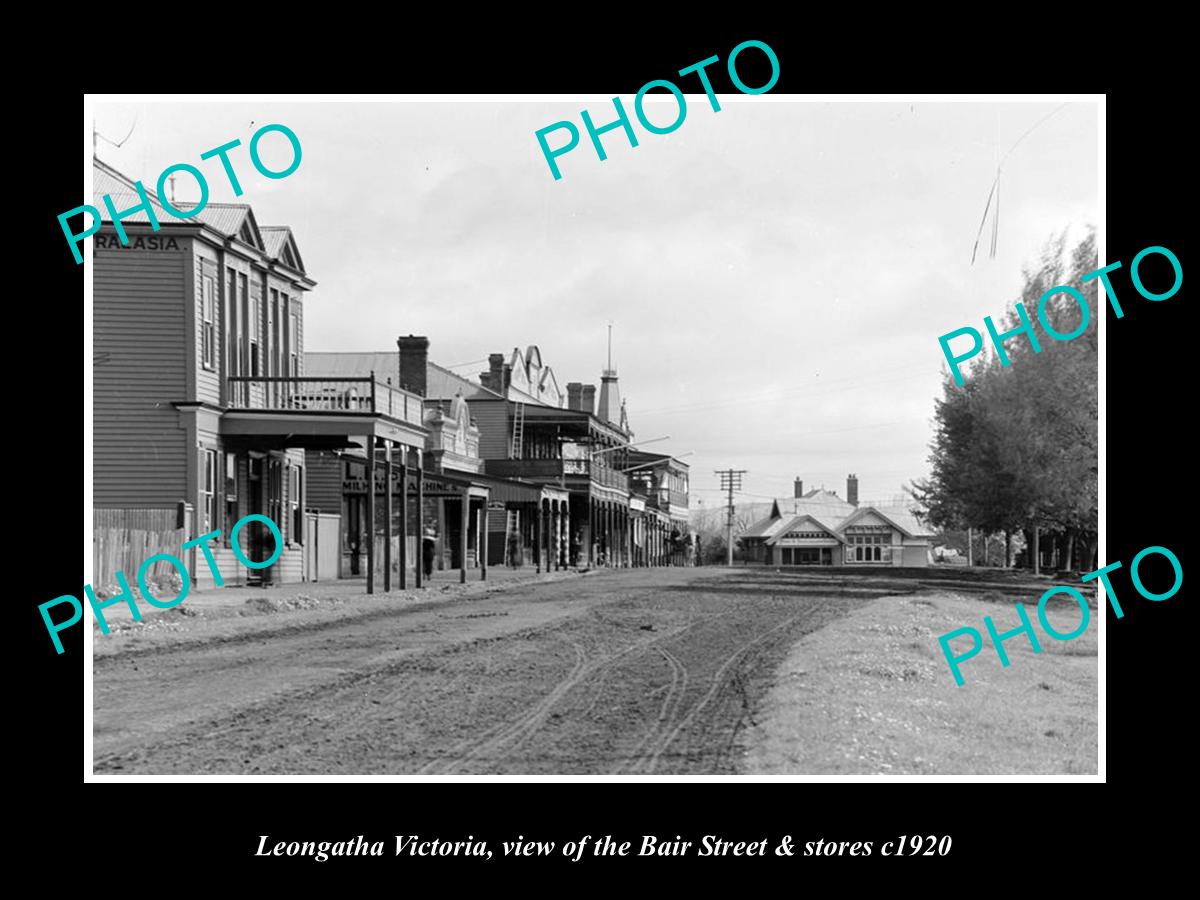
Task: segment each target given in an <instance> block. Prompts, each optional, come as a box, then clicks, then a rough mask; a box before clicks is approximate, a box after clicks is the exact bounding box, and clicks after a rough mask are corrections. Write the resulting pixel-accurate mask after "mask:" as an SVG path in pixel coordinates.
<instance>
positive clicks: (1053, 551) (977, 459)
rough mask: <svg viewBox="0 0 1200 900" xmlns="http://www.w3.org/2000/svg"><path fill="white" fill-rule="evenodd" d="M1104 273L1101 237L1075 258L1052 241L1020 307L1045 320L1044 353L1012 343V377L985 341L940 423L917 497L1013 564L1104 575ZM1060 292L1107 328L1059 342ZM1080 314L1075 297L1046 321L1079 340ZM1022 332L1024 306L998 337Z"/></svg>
mask: <svg viewBox="0 0 1200 900" xmlns="http://www.w3.org/2000/svg"><path fill="white" fill-rule="evenodd" d="M1098 267H1099V263H1098V260H1097V254H1096V233H1095V230H1094V229H1091V230H1089V232H1088V234H1087V236H1086V237H1085V238H1084V239H1083V240H1082V241H1080V242H1079V244H1077V245H1076V246H1075V247H1074V248H1072V249H1070V251H1068V249H1067V233H1066V231H1065V230H1064V231H1063V232H1062V233H1061V234H1059V235H1057V236H1055V237H1053V238H1052V239H1051V240H1050V241H1049V242H1048V243H1047V245H1046V247H1045V249H1044V250H1043V252H1042V255H1041V258H1040V260H1039V261H1038V264H1037V266H1036V268H1033V269H1030V268H1029V267H1026V268H1025V270H1024V272H1023V276H1024V278H1023V280H1024V285H1023V287H1022V290H1021V296H1020V298H1019V299H1020V300H1021V301H1022V303H1023V304H1024V306H1025V309H1026V311H1027V312H1028V315H1029V317H1030V319H1031V320H1033V321H1034V322H1035V325H1034V327H1035V329H1037V336H1038V342H1039V344H1040V345H1041V352H1040V353H1035V352H1034V351H1033V347H1032V345H1031V344H1030V341H1029V339H1028V337H1027V336H1026V335H1024V334H1022V335H1019V336H1016V337H1014V338H1011V339H1009V340H1008V341H1006V342H1005V345H1004V346H1005V350H1006V351H1007V353H1008V356H1009V359H1010V361H1011V364H1010V365H1009V366H1007V367H1005V366H1002V365H1001V364H1000V358H999V356H998V355H997V353H996V351H995V349H994V348H993V347H991V346H990V342H988V341H987V340H986V338H985V349H984V352H983V353H982V354H980V356H978V357H976V359H975V361H974V363H973V365H971V367H970V368H969V370H968V371H966V372H965V373H964V378H965V383H964V384H963V386H962V387H958V386H957V385H956V384H955V382H954V379H953V377H952V376H951V374H950V373H949V372H947V373H946V378H945V382H944V384H943V389H942V397H941V399H939V400H938V401H937V406H936V413H935V423H934V424H935V429H936V431H935V435H934V439H933V443H932V444H931V451H932V452H931V454H930V457H929V459H930V463H931V464H932V475H931V476H930V477H929V478H928V479H919V480H917V481H916V482H914V483H913V484H912V485H910V486H909V487H908V491H909V493H910V494H911V495H912V496H913V498H914V499H915V500H916V501H917V503H918V504H919V507H920V508H919V509H918V510H917V512H918V513H919V514H920V515H922V516H923V517H924V518H925V519H926V521H928V522H929V523H930V524H931V525H933V526H935V527H938V528H942V529H945V530H961V529H972V530H973V531H975V532H977V533H978V532H982V534H983V535H984V536H985V538H984V539H985V540H986V536H987V535H1003V537H1004V548H1005V549H1004V551H1003V553H1002V554H999V555H998V557H997V559H996V562H1003V564H1004V565H1005V566H1008V565H1012V564H1014V563H1015V564H1023V565H1027V566H1029V567H1031V568H1033V569H1034V570H1035V571H1038V570H1040V569H1041V568H1043V567H1049V568H1056V569H1070V570H1079V569H1093V568H1095V567H1096V565H1097V562H1096V552H1097V538H1098V523H1097V508H1096V507H1097V499H1098V483H1097V479H1098V472H1099V465H1098V437H1097V402H1098V394H1097V391H1098V374H1099V357H1098V346H1099V343H1098V327H1099V326H1098V319H1099V317H1100V316H1101V315H1103V313H1104V310H1103V309H1101V308H1100V307H1099V305H1098V304H1097V296H1098V294H1097V283H1098V281H1097V280H1093V281H1090V282H1087V283H1084V282H1083V281H1082V276H1083V275H1085V274H1088V273H1090V272H1093V271H1095V270H1096V269H1097V268H1098ZM1057 285H1070V286H1072V287H1074V288H1076V289H1078V290H1079V291H1081V293H1082V294H1083V295H1084V297H1086V298H1087V302H1088V306H1089V308H1090V310H1091V312H1092V316H1093V319H1094V320H1097V321H1093V323H1092V324H1090V325H1089V326H1088V328H1087V330H1086V331H1085V332H1084V333H1083V334H1082V335H1080V336H1079V337H1077V338H1075V339H1074V340H1069V341H1056V340H1053V339H1052V338H1051V337H1050V336H1049V335H1047V334H1046V333H1045V332H1044V331H1042V330H1041V329H1040V328H1039V327H1038V326H1037V324H1036V321H1037V319H1036V315H1037V308H1038V301H1039V300H1040V299H1041V297H1042V295H1043V294H1044V293H1045V292H1046V291H1048V290H1050V289H1051V288H1053V287H1055V286H1057ZM1079 315H1080V311H1079V307H1078V304H1077V303H1076V302H1075V301H1074V300H1073V299H1071V297H1070V296H1069V295H1064V294H1058V295H1056V296H1055V297H1054V298H1053V299H1052V300H1050V301H1049V302H1048V303H1047V307H1046V318H1047V320H1048V321H1049V323H1050V325H1051V326H1052V327H1053V328H1054V330H1055V331H1057V332H1059V333H1069V332H1071V331H1072V330H1074V329H1075V328H1076V327H1077V326H1078V324H1079ZM1020 325H1021V321H1020V319H1019V318H1018V317H1017V313H1016V309H1015V307H1014V308H1013V309H1011V310H1010V311H1009V312H1008V315H1007V317H1006V319H1005V322H1004V325H1003V327H1002V328H999V329H998V330H1000V331H1010V330H1012V329H1014V328H1017V327H1019V326H1020ZM1014 536H1023V537H1024V541H1023V543H1024V546H1025V548H1026V550H1025V552H1023V553H1022V554H1021V556H1020V557H1019V558H1017V559H1014V557H1013V544H1014V540H1013V538H1014ZM976 537H978V534H976ZM1018 543H1021V542H1020V541H1018ZM999 556H1002V557H1003V559H1002V560H1001V559H1000V558H999Z"/></svg>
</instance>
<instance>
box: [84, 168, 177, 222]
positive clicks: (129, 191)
mask: <svg viewBox="0 0 1200 900" xmlns="http://www.w3.org/2000/svg"><path fill="white" fill-rule="evenodd" d="M142 187H143V188H145V191H146V196H147V197H148V198H149V200H150V208H151V209H153V210H154V214H155V215H156V216H157V217H158V221H159V223H160V224H161V223H163V222H177V221H179V220H178V219H176V218H175V217H174V216H173V215H171V214H170V213H169V212H167V211H166V210H165V209H164V208H163V205H162V204H161V203H160V202H159V200H158V195H157V194H155V193H154V190H153V189H152V188H150V187H147V186H146V184H145V182H143V183H142ZM105 194H108V195H110V197H111V199H112V204H113V208H114V209H116V211H117V212H121V211H122V210H126V209H131V208H132V207H134V206H137V205H138V204H140V203H141V202H142V198H141V197H139V196H138V192H137V189H136V188H135V187H134V186H133V181H132V180H131V179H129V178H126V177H125V176H124V175H122V174H121V173H120V172H118V171H117V170H116V169H114V168H112V167H111V166H110V165H108V164H107V163H105V162H103V161H102V160H100V159H99V158H98V157H92V195H93V196H92V204H93V205H94V206H95V207H96V209H98V210H100V211H101V212H102V213H103V214H104V215H105V216H106V217H107V215H108V208H107V207H106V206H105V205H104V195H105ZM127 222H143V223H146V224H149V223H150V217H149V216H148V215H147V214H146V212H145V210H141V209H139V210H138V211H137V212H135V213H131V214H130V215H128V216H122V218H121V224H125V223H127Z"/></svg>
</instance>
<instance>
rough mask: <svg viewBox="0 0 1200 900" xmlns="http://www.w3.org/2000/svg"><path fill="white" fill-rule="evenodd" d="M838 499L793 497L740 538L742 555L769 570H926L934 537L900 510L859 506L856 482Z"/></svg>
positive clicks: (798, 491) (799, 492) (800, 488)
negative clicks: (871, 567)
mask: <svg viewBox="0 0 1200 900" xmlns="http://www.w3.org/2000/svg"><path fill="white" fill-rule="evenodd" d="M846 496H847V497H848V498H849V499H847V500H843V499H841V498H840V497H838V495H837V494H836V493H833V492H832V491H826V490H822V489H817V490H812V491H809V492H808V493H804V484H803V482H802V481H800V480H799V479H796V484H795V490H794V493H793V496H791V497H782V498H780V499H778V500H776V501H775V502H774V503H773V504H772V506H771V512H770V514H769V515H767V516H766V517H765V518H763V519H760V520H759V521H758V522H755V523H754V524H753V525H751V526H750V528H748V529H747V530H746V531H745V532H744V533H743V534H741V535H739V537H738V540H739V541H741V544H742V547H743V548H745V552H746V556H747V558H748V559H750V560H751V561H753V562H759V563H764V564H766V565H774V566H927V565H929V563H930V541H931V540H932V538H933V536H934V535H933V532H932V531H931V530H930V529H928V528H927V527H925V526H923V525H921V524H920V522H918V521H917V519H916V517H915V516H914V515H913V514H912V513H910V512H909V511H908V510H907V509H905V508H904V507H902V506H890V505H889V506H874V505H866V506H860V505H859V504H858V478H857V477H856V476H854V475H851V476H850V477H849V478H848V479H847V482H846Z"/></svg>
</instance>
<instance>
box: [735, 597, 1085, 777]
mask: <svg viewBox="0 0 1200 900" xmlns="http://www.w3.org/2000/svg"><path fill="white" fill-rule="evenodd" d="M1043 588H1044V586H1043ZM1038 595H1039V590H1034V591H1028V592H1024V593H1023V594H1022V593H1021V592H1017V593H1014V594H1013V595H1012V596H1011V597H1010V598H1008V602H1005V603H1000V602H989V601H985V600H980V599H975V598H974V597H971V596H969V595H968V596H963V595H956V594H950V593H927V592H924V591H922V592H921V593H918V594H914V595H910V596H904V597H899V596H898V597H886V598H882V599H880V600H877V601H875V602H873V603H871V604H870V605H869V606H866V607H863V608H861V609H859V610H857V611H855V612H853V613H851V614H850V615H848V616H846V617H845V618H843V619H841V620H840V621H838V622H836V623H833V624H832V625H830V626H829V627H828V628H826V629H825V630H823V631H822V632H821V633H820V634H819V635H810V636H808V637H806V638H803V639H801V640H800V641H799V642H798V643H797V644H796V646H795V647H794V648H793V649H792V651H791V652H790V653H789V654H788V657H787V660H786V662H785V663H784V664H783V666H782V667H781V668H780V670H779V672H778V673H777V675H778V678H777V681H776V684H775V686H774V687H773V688H772V689H771V691H770V692H769V694H768V695H767V697H766V698H765V701H764V703H763V705H762V718H761V720H760V722H759V725H758V727H756V728H755V729H754V732H753V734H752V735H751V738H750V743H751V752H750V754H749V756H748V757H747V760H746V763H747V772H748V774H761V775H783V774H793V773H796V772H804V773H808V774H814V775H816V774H822V775H839V774H855V775H858V774H886V775H933V774H936V775H1032V774H1038V775H1051V774H1065V775H1083V774H1095V773H1096V771H1097V761H1098V755H1097V754H1098V740H1097V736H1098V732H1097V696H1098V695H1097V679H1098V668H1097V653H1096V651H1097V624H1096V623H1097V615H1096V609H1095V607H1094V606H1093V607H1092V608H1091V613H1090V615H1091V624H1090V625H1089V627H1088V629H1087V631H1086V632H1085V633H1084V634H1083V635H1081V636H1080V637H1078V638H1076V639H1075V640H1072V641H1056V640H1052V639H1050V638H1048V637H1047V636H1045V634H1044V633H1043V632H1042V631H1041V629H1040V626H1038V625H1037V615H1036V613H1035V612H1034V609H1035V608H1036V601H1037V597H1038ZM1031 598H1032V599H1031ZM1015 600H1021V601H1023V602H1024V603H1025V606H1026V609H1027V610H1028V611H1029V613H1030V617H1031V618H1032V619H1033V621H1034V627H1035V629H1037V630H1038V636H1039V642H1040V645H1041V653H1039V654H1035V653H1034V652H1033V650H1032V648H1031V647H1030V644H1029V641H1028V639H1027V638H1025V637H1024V636H1021V637H1017V638H1013V639H1011V640H1009V641H1007V642H1006V643H1005V649H1006V650H1007V652H1008V655H1009V663H1010V664H1009V666H1008V667H1007V668H1005V667H1002V666H1001V665H1000V661H999V658H998V657H997V655H996V653H995V651H994V650H993V649H992V646H991V643H990V642H985V646H984V649H983V650H982V651H981V652H980V653H979V655H977V656H975V657H974V658H972V659H970V660H968V661H966V662H964V663H962V675H963V679H964V683H963V685H962V686H961V687H958V686H956V685H955V682H954V678H953V676H952V674H951V672H950V669H949V667H948V666H947V664H946V660H945V658H944V657H943V655H942V652H941V649H940V647H939V645H938V642H937V639H938V636H939V635H941V634H945V633H946V632H948V631H952V630H954V629H956V628H960V627H963V626H970V627H973V628H977V629H979V630H980V631H981V632H983V631H984V626H983V617H984V616H985V615H990V616H991V617H992V619H993V621H994V622H995V623H996V627H997V629H998V630H999V631H1001V632H1004V631H1008V630H1009V629H1010V628H1015V627H1016V626H1017V625H1019V624H1020V620H1019V619H1018V617H1017V614H1016V610H1015V609H1013V607H1012V601H1015ZM1103 614H1104V610H1100V615H1103ZM1048 618H1049V620H1050V623H1051V625H1052V626H1054V628H1055V629H1056V630H1058V631H1059V632H1061V633H1064V634H1067V633H1070V632H1072V631H1074V630H1075V628H1076V627H1077V626H1078V624H1079V621H1080V613H1079V608H1078V607H1077V606H1075V604H1073V603H1071V602H1069V601H1062V600H1061V599H1060V600H1059V601H1057V602H1055V603H1053V604H1052V605H1051V606H1050V607H1049V609H1048ZM958 644H959V645H961V646H959V645H956V646H955V650H956V651H957V652H962V651H963V649H964V648H965V647H966V646H969V642H968V641H967V640H966V639H961V640H960V641H959V642H958Z"/></svg>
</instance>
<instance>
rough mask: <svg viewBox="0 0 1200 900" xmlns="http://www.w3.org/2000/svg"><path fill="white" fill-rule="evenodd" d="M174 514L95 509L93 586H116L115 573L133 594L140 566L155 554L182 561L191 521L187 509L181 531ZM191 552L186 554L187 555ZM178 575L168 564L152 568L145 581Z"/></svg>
mask: <svg viewBox="0 0 1200 900" xmlns="http://www.w3.org/2000/svg"><path fill="white" fill-rule="evenodd" d="M176 516H177V512H176V510H175V509H174V508H171V509H96V510H93V511H92V565H93V570H92V582H91V583H92V585H93V586H94V587H97V588H98V587H102V586H106V585H115V584H116V583H117V572H124V573H125V578H126V580H127V581H128V582H129V584H130V585H131V586H132V587H134V589H135V590H136V586H137V573H138V569H139V567H140V566H141V565H142V563H143V562H144V561H145V560H146V559H147V558H149V557H151V556H153V555H154V554H156V553H169V554H170V555H172V556H174V557H176V558H177V559H181V560H183V562H184V564H185V565H186V563H187V560H186V559H184V558H183V556H184V553H183V542H184V541H186V540H187V537H186V535H187V534H188V533H189V532H188V528H187V527H186V526H187V524H190V522H191V519H192V510H191V507H190V506H189V507H188V508H187V512H186V515H185V518H186V519H187V522H186V523H185V527H184V528H176V527H175V522H176ZM190 552H191V551H190V550H189V551H188V553H190ZM175 574H177V570H176V568H175V567H174V566H173V565H172V564H171V563H169V562H165V561H159V562H156V563H155V564H154V565H153V566H151V568H150V571H149V572H148V573H147V575H146V579H147V581H166V580H168V579H170V577H171V576H172V575H175Z"/></svg>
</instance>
